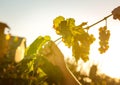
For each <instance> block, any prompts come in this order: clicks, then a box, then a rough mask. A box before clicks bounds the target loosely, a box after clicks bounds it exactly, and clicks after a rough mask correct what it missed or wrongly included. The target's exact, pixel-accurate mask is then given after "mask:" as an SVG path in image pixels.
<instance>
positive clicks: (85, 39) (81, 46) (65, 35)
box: [53, 16, 110, 61]
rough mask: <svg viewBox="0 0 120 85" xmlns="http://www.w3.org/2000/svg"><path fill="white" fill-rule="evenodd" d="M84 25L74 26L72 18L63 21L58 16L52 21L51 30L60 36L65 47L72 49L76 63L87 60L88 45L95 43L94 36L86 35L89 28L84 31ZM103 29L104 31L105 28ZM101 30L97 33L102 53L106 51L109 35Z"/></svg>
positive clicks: (62, 18) (85, 23)
mask: <svg viewBox="0 0 120 85" xmlns="http://www.w3.org/2000/svg"><path fill="white" fill-rule="evenodd" d="M86 25H87V22H83V23H81V24H80V25H78V26H76V25H75V20H74V19H73V18H69V19H65V18H64V17H63V16H58V17H56V18H55V19H54V21H53V28H54V29H55V31H56V33H57V34H58V35H60V36H62V41H63V42H64V43H65V45H66V46H68V47H69V48H70V47H71V48H72V54H73V56H74V57H75V58H76V60H77V61H78V60H79V59H80V58H81V59H82V60H83V61H87V60H88V59H89V57H88V56H89V50H90V45H91V44H92V43H93V42H94V41H95V37H94V35H93V34H90V33H88V30H89V27H88V28H86V29H85V26H86ZM103 28H105V29H106V27H103ZM101 30H102V28H101ZM101 30H100V33H99V35H100V40H101V41H100V45H101V48H100V49H99V51H100V52H101V53H103V52H105V51H106V50H107V49H108V44H107V43H108V40H109V36H110V33H109V31H108V30H102V31H101ZM103 44H104V45H103Z"/></svg>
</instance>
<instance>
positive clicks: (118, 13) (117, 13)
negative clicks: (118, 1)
mask: <svg viewBox="0 0 120 85" xmlns="http://www.w3.org/2000/svg"><path fill="white" fill-rule="evenodd" d="M112 15H113V19H118V20H120V6H118V7H117V8H115V9H113V11H112Z"/></svg>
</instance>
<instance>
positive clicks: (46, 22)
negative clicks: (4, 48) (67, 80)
mask: <svg viewBox="0 0 120 85" xmlns="http://www.w3.org/2000/svg"><path fill="white" fill-rule="evenodd" d="M119 5H120V1H119V0H0V21H1V22H5V23H7V24H8V25H9V26H10V28H11V31H10V33H11V34H12V35H15V36H16V35H17V36H20V37H25V38H26V39H27V46H29V45H30V44H31V43H32V42H33V41H34V40H35V39H36V38H37V37H38V36H40V35H42V36H44V35H49V36H51V39H52V40H56V39H57V38H59V36H58V35H56V33H55V31H54V30H53V19H54V18H56V17H57V16H60V15H61V16H64V17H65V18H74V19H75V20H76V25H79V24H80V23H82V22H88V25H91V24H93V23H95V22H97V21H99V20H101V19H103V18H104V17H106V16H107V15H109V14H111V11H112V10H113V9H114V8H116V7H117V6H119ZM104 25H105V22H104V21H103V22H101V23H100V24H97V25H96V26H94V27H92V28H91V29H90V32H91V33H93V34H95V35H96V36H98V35H97V34H98V30H97V29H98V28H99V27H101V26H104ZM107 25H108V29H110V31H111V37H110V48H109V50H108V51H107V52H106V54H103V55H100V54H99V52H98V51H96V50H97V49H98V44H97V43H98V42H96V43H94V44H95V45H93V46H92V47H91V49H92V50H91V53H90V61H91V62H93V63H95V64H98V67H99V68H100V72H103V73H106V74H107V75H110V76H112V77H117V78H120V66H119V65H120V62H119V60H120V58H119V57H120V54H119V49H120V44H119V43H120V40H119V36H120V33H119V31H120V30H119V29H120V21H118V20H113V18H112V17H110V18H108V24H107ZM96 38H97V37H96ZM59 47H60V49H61V50H62V51H63V54H64V55H65V56H70V54H71V53H70V52H71V51H70V50H69V49H67V47H65V46H64V45H63V44H62V43H61V44H59ZM88 64H89V63H87V65H88ZM85 66H86V65H85ZM86 67H87V66H86Z"/></svg>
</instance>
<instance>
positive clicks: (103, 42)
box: [98, 26, 110, 54]
mask: <svg viewBox="0 0 120 85" xmlns="http://www.w3.org/2000/svg"><path fill="white" fill-rule="evenodd" d="M109 38H110V31H109V30H107V27H106V26H104V27H100V28H99V40H100V41H99V45H100V47H99V49H98V50H99V51H100V53H101V54H103V53H105V52H106V51H107V50H108V48H109Z"/></svg>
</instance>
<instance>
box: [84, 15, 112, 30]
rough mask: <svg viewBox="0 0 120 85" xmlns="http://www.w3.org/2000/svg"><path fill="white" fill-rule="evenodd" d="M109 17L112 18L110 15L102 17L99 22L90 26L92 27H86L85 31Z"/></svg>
mask: <svg viewBox="0 0 120 85" xmlns="http://www.w3.org/2000/svg"><path fill="white" fill-rule="evenodd" d="M110 16H112V14H110V15H108V16H106V17H104V18H103V19H101V20H99V21H97V22H96V23H94V24H92V25H90V26H88V27H86V28H85V29H87V30H88V29H89V28H91V27H93V26H94V25H96V24H98V23H100V22H102V21H104V20H106V19H107V18H109V17H110Z"/></svg>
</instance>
